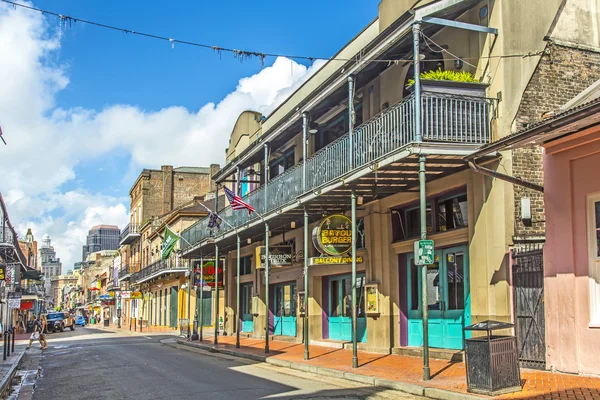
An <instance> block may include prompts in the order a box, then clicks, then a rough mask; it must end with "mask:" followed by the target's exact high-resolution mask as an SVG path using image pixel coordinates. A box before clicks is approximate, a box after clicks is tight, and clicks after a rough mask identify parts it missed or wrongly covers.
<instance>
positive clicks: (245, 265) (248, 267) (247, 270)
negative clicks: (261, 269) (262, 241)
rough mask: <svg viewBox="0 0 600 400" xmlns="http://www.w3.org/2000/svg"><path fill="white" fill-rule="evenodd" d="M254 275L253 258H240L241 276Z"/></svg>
mask: <svg viewBox="0 0 600 400" xmlns="http://www.w3.org/2000/svg"><path fill="white" fill-rule="evenodd" d="M251 273H252V256H246V257H242V258H240V275H248V274H251Z"/></svg>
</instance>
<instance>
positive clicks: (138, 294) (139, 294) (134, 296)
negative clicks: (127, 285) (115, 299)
mask: <svg viewBox="0 0 600 400" xmlns="http://www.w3.org/2000/svg"><path fill="white" fill-rule="evenodd" d="M142 298H143V296H142V292H131V297H130V299H133V300H141V299H142Z"/></svg>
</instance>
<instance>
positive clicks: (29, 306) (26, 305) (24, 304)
mask: <svg viewBox="0 0 600 400" xmlns="http://www.w3.org/2000/svg"><path fill="white" fill-rule="evenodd" d="M20 309H21V310H33V300H21V307H20Z"/></svg>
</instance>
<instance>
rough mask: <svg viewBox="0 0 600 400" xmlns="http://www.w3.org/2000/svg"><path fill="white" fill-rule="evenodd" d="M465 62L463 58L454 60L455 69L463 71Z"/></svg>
mask: <svg viewBox="0 0 600 400" xmlns="http://www.w3.org/2000/svg"><path fill="white" fill-rule="evenodd" d="M463 66H464V61H463V59H462V58H460V57H459V58H457V59H455V60H454V69H457V70H461V69H463Z"/></svg>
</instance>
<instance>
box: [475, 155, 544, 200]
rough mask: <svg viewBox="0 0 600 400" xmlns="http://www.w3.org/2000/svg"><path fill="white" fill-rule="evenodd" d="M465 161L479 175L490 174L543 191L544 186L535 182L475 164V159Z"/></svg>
mask: <svg viewBox="0 0 600 400" xmlns="http://www.w3.org/2000/svg"><path fill="white" fill-rule="evenodd" d="M467 163H468V164H469V167H470V168H471V169H472V170H473V171H475V172H477V173H478V174H481V175H486V176H491V177H492V178H498V179H500V180H503V181H506V182H510V183H512V184H513V185H519V186H523V187H526V188H528V189H531V190H535V191H536V192H541V193H544V187H543V186H540V185H536V184H535V183H531V182H527V181H525V180H523V179H521V178H515V177H514V176H510V175H506V174H503V173H500V172H497V171H494V170H491V169H488V168H485V167H482V166H481V165H477V164H476V163H475V160H473V161H467Z"/></svg>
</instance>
